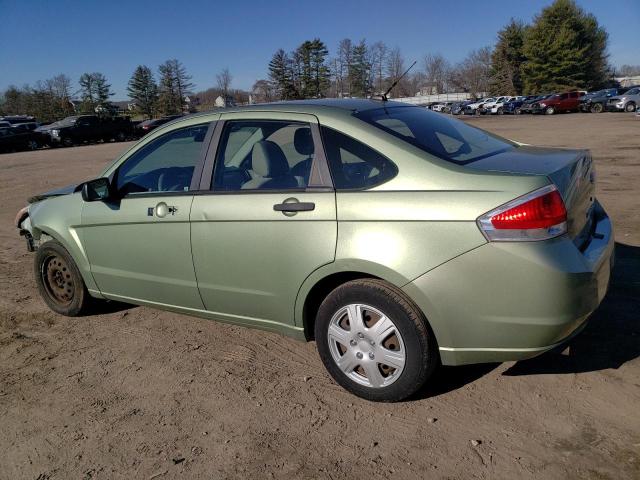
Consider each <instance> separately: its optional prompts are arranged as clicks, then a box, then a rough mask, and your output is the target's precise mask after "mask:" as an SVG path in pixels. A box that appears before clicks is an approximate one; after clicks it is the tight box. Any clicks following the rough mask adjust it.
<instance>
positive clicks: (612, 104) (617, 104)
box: [606, 87, 640, 112]
mask: <svg viewBox="0 0 640 480" xmlns="http://www.w3.org/2000/svg"><path fill="white" fill-rule="evenodd" d="M638 105H640V87H632V88H630V89H629V90H627V91H626V92H625V93H623V94H622V95H617V96H615V97H612V98H610V99H609V101H608V102H607V104H606V109H607V110H610V111H618V112H634V111H635V110H636V107H637V106H638Z"/></svg>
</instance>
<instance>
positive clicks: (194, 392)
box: [0, 114, 640, 480]
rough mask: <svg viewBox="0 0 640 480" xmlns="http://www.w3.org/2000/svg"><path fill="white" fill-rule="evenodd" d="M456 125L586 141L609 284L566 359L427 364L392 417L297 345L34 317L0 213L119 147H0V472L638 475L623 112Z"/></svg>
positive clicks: (132, 320) (236, 333) (230, 334)
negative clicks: (607, 224) (417, 387)
mask: <svg viewBox="0 0 640 480" xmlns="http://www.w3.org/2000/svg"><path fill="white" fill-rule="evenodd" d="M466 120H467V121H469V122H471V123H473V124H475V125H478V126H481V127H483V128H486V129H488V130H490V131H493V132H496V133H498V134H501V135H504V136H506V137H509V138H512V139H514V140H518V141H521V142H526V143H534V144H541V145H555V146H571V147H588V148H591V150H592V152H593V156H594V159H595V162H596V165H597V173H598V182H599V186H598V195H599V198H600V201H601V202H602V203H603V204H604V206H605V208H606V209H607V210H608V212H609V214H610V215H611V216H612V218H613V220H614V224H615V228H616V240H617V242H618V246H617V254H618V257H617V264H616V268H615V271H614V275H613V283H612V286H611V290H610V292H609V294H608V296H607V297H606V299H605V301H604V303H603V304H602V306H601V308H600V309H599V310H598V311H597V312H596V313H595V314H594V316H593V317H592V320H591V323H590V324H589V326H588V327H587V329H586V330H585V331H584V333H583V334H582V335H581V336H579V337H578V338H576V339H575V340H574V341H573V343H572V344H571V345H570V347H569V348H568V349H566V350H565V351H564V352H555V353H549V354H546V355H544V356H542V357H539V358H537V359H533V360H529V361H526V362H519V363H505V364H494V365H481V366H470V367H459V368H443V369H442V370H441V371H440V373H439V376H438V378H437V379H436V381H434V382H433V383H432V384H431V385H430V386H429V387H428V388H427V389H425V390H424V391H422V392H421V393H420V395H419V396H418V398H416V399H413V400H411V401H407V402H404V403H400V404H392V405H386V404H385V405H383V404H373V403H368V402H366V401H363V400H360V399H358V398H356V397H354V396H351V395H349V394H348V393H346V392H345V391H343V390H342V389H341V388H339V387H338V386H337V385H335V384H334V383H333V382H332V381H331V380H330V379H329V377H328V375H327V374H325V372H324V369H323V367H322V365H321V362H320V360H319V358H318V356H317V354H316V351H315V344H314V343H309V344H304V343H298V342H296V341H294V340H290V339H287V338H283V337H280V336H278V335H275V334H269V333H264V332H259V331H252V330H247V329H242V328H239V327H233V326H227V325H222V324H216V323H213V322H209V321H207V320H202V319H198V318H192V317H186V316H181V315H176V314H173V313H166V312H160V311H155V310H150V309H147V308H141V307H136V308H130V309H123V307H118V306H114V307H113V308H111V311H110V312H108V313H104V314H101V315H94V316H89V317H85V318H75V319H70V318H64V317H61V316H58V315H55V314H53V313H51V312H50V311H49V310H48V309H47V308H46V307H45V305H44V303H43V302H42V301H41V300H40V298H39V297H38V294H37V291H36V289H35V285H34V281H33V273H32V261H33V255H32V254H28V253H27V252H26V249H25V245H24V242H23V240H22V239H21V238H20V237H18V232H17V231H16V230H15V229H14V228H13V225H12V222H13V217H14V215H15V213H16V211H17V210H18V209H19V208H20V207H22V206H23V205H24V204H25V199H26V198H27V197H28V196H30V195H31V194H34V193H39V192H42V191H46V190H49V189H52V188H55V187H59V186H64V185H66V184H69V183H72V182H75V181H79V180H82V179H88V178H92V177H93V176H95V174H97V173H98V172H99V171H100V170H101V169H102V168H103V166H104V165H106V164H107V163H108V162H110V161H111V160H112V159H113V158H115V156H116V155H118V154H119V153H120V152H122V151H123V150H124V149H126V148H127V147H128V146H129V145H130V144H124V143H117V144H105V145H94V146H86V147H76V148H70V149H57V150H41V151H36V152H24V153H17V154H7V155H0V200H1V201H2V204H3V205H4V207H3V209H2V211H1V212H0V226H1V228H0V240H1V241H2V244H3V245H4V248H3V249H2V250H1V251H0V287H1V288H0V432H1V433H0V451H2V452H4V453H3V455H2V457H3V458H2V462H0V478H2V479H20V478H25V479H33V480H35V479H38V480H45V479H68V478H105V479H112V478H123V479H131V478H141V479H151V478H156V479H164V478H207V479H214V478H215V479H218V478H271V477H273V478H314V479H315V478H319V479H338V478H364V479H367V480H374V479H382V478H390V477H396V478H399V479H403V480H404V479H414V478H415V479H422V478H488V479H513V478H518V479H540V478H545V479H556V478H557V479H590V478H593V479H638V478H640V359H639V358H638V357H639V356H640V314H639V313H638V312H640V156H639V152H640V141H639V138H640V137H639V135H638V133H639V132H640V118H637V117H635V116H633V115H626V114H600V115H594V114H566V115H556V116H553V117H545V116H539V117H531V116H520V117H506V116H505V117H491V118H489V117H481V118H472V119H466Z"/></svg>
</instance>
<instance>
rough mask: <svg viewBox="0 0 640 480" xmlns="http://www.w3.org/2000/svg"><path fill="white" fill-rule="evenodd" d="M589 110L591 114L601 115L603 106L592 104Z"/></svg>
mask: <svg viewBox="0 0 640 480" xmlns="http://www.w3.org/2000/svg"><path fill="white" fill-rule="evenodd" d="M589 110H590V112H591V113H602V112H604V105H602V104H601V103H594V104H593V105H591V108H590V109H589Z"/></svg>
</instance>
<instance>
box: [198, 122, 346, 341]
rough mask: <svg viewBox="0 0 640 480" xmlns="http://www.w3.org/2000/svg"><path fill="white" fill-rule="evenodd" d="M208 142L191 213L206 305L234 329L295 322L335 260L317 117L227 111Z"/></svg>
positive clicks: (331, 203) (331, 200) (332, 203)
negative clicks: (313, 277) (305, 294)
mask: <svg viewBox="0 0 640 480" xmlns="http://www.w3.org/2000/svg"><path fill="white" fill-rule="evenodd" d="M213 142H214V143H215V144H216V145H217V149H211V150H210V154H209V155H208V157H207V162H206V165H205V169H204V173H203V176H202V180H201V184H200V189H201V192H200V194H199V195H197V196H196V197H195V198H194V201H193V206H192V208H191V245H192V251H193V260H194V266H195V272H196V277H197V279H198V287H199V290H200V295H201V297H202V300H203V302H204V305H205V308H206V309H207V310H209V311H211V312H212V313H214V314H215V316H216V317H217V318H218V319H220V320H224V321H229V322H232V323H240V324H253V325H256V326H261V327H263V328H267V329H270V328H278V327H277V324H285V325H289V326H292V325H293V323H294V321H293V317H294V314H293V312H294V304H295V300H296V296H297V294H298V290H299V288H300V286H301V285H302V283H303V282H304V280H305V279H306V278H307V277H308V276H309V275H310V274H311V273H312V272H313V271H314V270H316V269H317V268H319V267H321V266H322V265H325V264H328V263H330V262H333V260H334V257H335V248H336V238H337V222H336V200H335V193H334V190H333V188H332V185H331V181H330V175H329V171H328V168H327V165H326V160H325V156H324V151H323V149H322V146H321V143H320V135H319V130H318V122H317V119H316V117H314V116H312V115H304V114H293V113H268V112H240V113H229V114H224V115H222V116H221V121H220V122H218V125H217V126H216V132H215V133H214V140H213ZM214 167H215V168H214Z"/></svg>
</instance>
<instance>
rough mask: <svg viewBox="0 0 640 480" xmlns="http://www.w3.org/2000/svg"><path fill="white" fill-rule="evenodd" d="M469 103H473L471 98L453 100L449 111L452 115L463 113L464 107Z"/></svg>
mask: <svg viewBox="0 0 640 480" xmlns="http://www.w3.org/2000/svg"><path fill="white" fill-rule="evenodd" d="M470 103H473V101H472V100H466V101H464V102H454V103H453V104H452V105H451V113H452V114H453V115H462V114H464V107H466V106H467V105H468V104H470Z"/></svg>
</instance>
